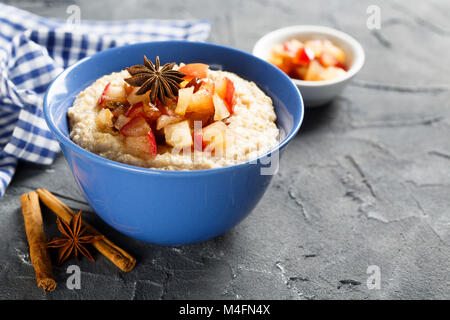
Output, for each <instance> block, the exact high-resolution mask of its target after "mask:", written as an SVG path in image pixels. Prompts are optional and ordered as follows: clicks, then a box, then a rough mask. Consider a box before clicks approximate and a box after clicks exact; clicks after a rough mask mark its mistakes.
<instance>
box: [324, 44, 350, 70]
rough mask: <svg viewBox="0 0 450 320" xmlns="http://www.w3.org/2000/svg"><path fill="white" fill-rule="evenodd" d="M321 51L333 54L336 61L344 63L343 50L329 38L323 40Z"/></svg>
mask: <svg viewBox="0 0 450 320" xmlns="http://www.w3.org/2000/svg"><path fill="white" fill-rule="evenodd" d="M323 51H324V52H326V53H328V54H331V55H332V56H334V57H335V58H336V59H337V61H338V62H340V63H342V64H343V63H345V53H344V51H343V50H342V49H341V48H339V47H337V46H336V45H334V44H333V43H332V42H331V41H330V40H324V41H323Z"/></svg>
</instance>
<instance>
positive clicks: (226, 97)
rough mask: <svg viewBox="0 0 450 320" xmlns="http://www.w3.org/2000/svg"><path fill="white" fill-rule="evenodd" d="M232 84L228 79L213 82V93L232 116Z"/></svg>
mask: <svg viewBox="0 0 450 320" xmlns="http://www.w3.org/2000/svg"><path fill="white" fill-rule="evenodd" d="M234 91H235V89H234V84H233V81H231V80H230V79H229V78H228V77H223V78H220V79H217V80H216V82H215V91H214V92H215V93H217V95H218V96H219V97H220V98H221V99H222V100H223V101H224V102H225V104H226V106H227V108H228V112H230V114H233V107H234Z"/></svg>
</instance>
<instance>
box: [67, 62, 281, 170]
mask: <svg viewBox="0 0 450 320" xmlns="http://www.w3.org/2000/svg"><path fill="white" fill-rule="evenodd" d="M129 76H130V75H129V73H128V71H126V70H123V71H121V72H115V73H112V74H109V75H105V76H103V77H101V78H100V79H98V80H97V81H95V83H93V84H92V85H91V86H89V87H88V88H86V89H85V90H84V91H82V92H81V93H80V94H79V95H78V96H77V98H76V99H75V102H74V104H73V106H72V107H71V108H69V110H68V116H69V123H70V128H71V131H70V138H71V139H72V140H73V141H74V142H75V143H76V144H78V145H79V146H81V147H82V148H84V149H87V150H89V151H91V152H93V153H96V154H98V155H100V156H102V157H105V158H108V159H111V160H115V161H118V162H122V163H127V164H131V165H135V166H141V167H149V168H157V169H166V170H195V169H210V168H217V167H223V166H228V165H232V164H236V163H239V162H243V161H246V160H251V159H254V158H256V157H257V156H258V155H262V154H264V153H265V152H267V151H269V150H270V149H271V148H273V147H275V146H276V145H277V144H278V136H279V131H278V128H277V126H276V124H275V120H276V114H275V111H274V107H273V104H272V100H271V99H270V98H269V97H268V96H266V95H265V94H264V92H263V91H261V90H260V89H259V88H258V87H257V86H256V85H255V84H254V83H253V82H249V81H246V80H244V79H242V78H240V77H239V76H237V75H235V74H233V73H230V72H224V71H211V70H210V71H208V78H210V79H213V80H214V79H215V78H216V77H224V76H226V77H228V78H229V79H230V80H231V81H233V83H234V86H235V94H236V104H235V106H234V112H233V114H232V115H231V116H230V117H229V118H228V119H227V121H226V122H227V124H228V129H227V136H226V138H227V143H226V145H227V147H226V151H225V152H224V153H223V154H222V155H210V154H208V153H206V152H192V153H190V154H189V153H186V154H185V153H183V152H181V153H180V152H178V153H177V152H173V150H172V148H170V147H159V146H158V155H157V156H156V157H155V158H154V159H144V158H140V157H136V156H134V155H131V154H129V153H127V152H126V149H125V148H124V141H123V137H122V136H121V135H120V134H119V135H113V134H111V133H107V132H102V131H101V130H99V128H98V127H97V124H96V117H97V115H98V112H99V110H100V108H99V107H98V106H97V102H98V100H99V97H100V95H101V94H102V91H103V89H104V88H105V86H106V84H107V83H108V82H111V84H112V85H113V84H117V85H120V84H122V83H123V79H124V78H128V77H129Z"/></svg>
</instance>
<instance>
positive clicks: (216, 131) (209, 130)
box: [202, 121, 227, 153]
mask: <svg viewBox="0 0 450 320" xmlns="http://www.w3.org/2000/svg"><path fill="white" fill-rule="evenodd" d="M202 132H203V141H204V142H205V143H206V144H207V147H206V149H207V150H208V151H213V150H214V151H215V152H216V153H220V152H223V150H224V149H225V143H226V133H227V126H226V124H225V123H223V122H222V121H217V122H214V123H212V124H210V125H209V126H207V127H204V128H203V130H202Z"/></svg>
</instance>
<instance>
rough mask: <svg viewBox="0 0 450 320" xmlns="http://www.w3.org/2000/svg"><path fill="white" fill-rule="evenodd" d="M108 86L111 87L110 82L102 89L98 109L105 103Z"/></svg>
mask: <svg viewBox="0 0 450 320" xmlns="http://www.w3.org/2000/svg"><path fill="white" fill-rule="evenodd" d="M110 85H111V82H108V83H107V84H106V86H105V88H104V89H103V92H102V94H101V96H100V100H99V101H98V105H99V106H100V107H103V103H104V102H105V100H106V96H107V95H106V93H107V92H108V88H109V86H110Z"/></svg>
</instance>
